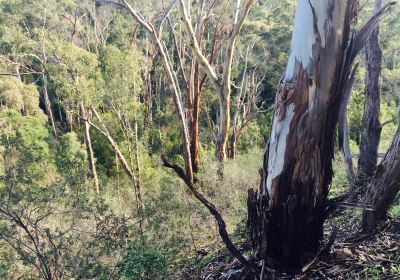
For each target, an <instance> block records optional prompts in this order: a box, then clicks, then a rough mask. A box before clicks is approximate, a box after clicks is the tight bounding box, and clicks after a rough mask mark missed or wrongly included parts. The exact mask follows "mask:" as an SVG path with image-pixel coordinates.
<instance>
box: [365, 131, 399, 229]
mask: <svg viewBox="0 0 400 280" xmlns="http://www.w3.org/2000/svg"><path fill="white" fill-rule="evenodd" d="M399 170H400V126H399V128H398V129H397V132H396V135H395V136H394V139H393V142H392V144H391V146H390V148H389V150H388V152H387V153H386V155H385V157H384V159H383V160H382V162H381V163H380V164H379V166H378V168H377V170H376V174H375V176H374V179H373V180H372V182H371V183H370V184H369V186H368V192H367V196H366V199H365V204H366V205H371V206H372V207H373V208H374V210H373V211H369V210H364V213H363V215H362V221H361V224H362V229H363V231H364V232H372V231H373V230H374V228H375V226H376V225H377V223H378V222H379V221H381V220H383V219H384V218H385V217H386V214H387V212H388V210H389V209H390V207H391V206H392V205H393V202H394V201H395V199H396V196H397V194H398V193H399V191H400V172H399Z"/></svg>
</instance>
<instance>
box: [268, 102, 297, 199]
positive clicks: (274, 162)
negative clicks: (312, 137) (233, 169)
mask: <svg viewBox="0 0 400 280" xmlns="http://www.w3.org/2000/svg"><path fill="white" fill-rule="evenodd" d="M293 112H294V104H290V105H289V107H288V112H287V113H286V114H287V115H286V118H285V119H284V120H282V121H279V120H277V121H274V124H273V126H272V132H271V138H270V144H269V146H270V147H269V157H268V176H267V190H268V193H270V194H271V192H272V180H274V179H275V178H276V177H277V176H279V175H280V174H281V173H282V170H283V165H284V160H285V158H284V155H285V150H286V138H287V136H288V134H289V129H290V124H291V122H292V118H293Z"/></svg>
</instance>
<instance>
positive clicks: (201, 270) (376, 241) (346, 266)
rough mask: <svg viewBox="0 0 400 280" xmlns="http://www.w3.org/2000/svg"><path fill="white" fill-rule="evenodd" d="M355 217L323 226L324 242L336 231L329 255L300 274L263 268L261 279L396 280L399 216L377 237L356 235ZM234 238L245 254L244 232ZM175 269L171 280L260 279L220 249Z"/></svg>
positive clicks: (347, 214) (346, 215)
mask: <svg viewBox="0 0 400 280" xmlns="http://www.w3.org/2000/svg"><path fill="white" fill-rule="evenodd" d="M357 216H359V213H356V211H346V212H343V213H341V214H340V215H338V216H336V217H335V218H333V219H330V220H329V221H328V222H327V223H326V236H327V239H329V236H331V232H332V231H333V228H334V227H337V229H338V231H337V236H336V238H335V242H334V244H333V245H332V247H331V249H330V253H329V254H327V255H326V256H324V257H321V258H319V259H318V260H315V261H314V262H313V263H312V264H310V265H309V266H308V267H305V268H303V270H304V271H303V272H302V273H301V274H300V275H288V274H284V273H279V272H276V271H273V270H271V269H268V270H266V269H264V270H265V271H267V272H266V273H265V274H264V279H296V280H297V279H298V280H300V279H368V280H374V279H377V280H378V279H400V215H396V216H395V217H393V218H391V219H389V220H388V221H387V222H386V223H385V224H383V225H381V227H380V229H379V230H378V233H377V234H375V235H368V236H367V235H360V234H359V233H357V232H358V217H357ZM334 225H335V226H334ZM234 239H236V243H237V244H241V246H239V247H240V248H241V250H242V251H243V252H244V253H245V254H246V255H249V254H250V244H248V242H246V241H245V240H246V234H245V231H244V230H242V231H241V232H237V233H236V234H235V235H234ZM213 250H214V251H213ZM178 270H179V271H176V274H175V273H174V275H175V277H176V278H175V277H174V279H181V280H194V279H196V280H197V279H204V280H217V279H218V280H223V279H224V280H239V279H240V280H242V279H243V280H246V279H248V280H253V279H260V277H259V276H256V277H254V276H249V275H246V273H244V270H243V269H241V268H240V265H239V263H238V262H237V261H236V260H235V259H233V258H232V257H231V256H230V254H229V253H228V252H227V251H226V250H225V249H221V248H220V249H219V250H215V249H212V248H207V249H204V250H201V251H199V252H198V257H197V259H195V260H193V261H192V262H191V263H189V264H187V265H185V267H184V268H181V269H178Z"/></svg>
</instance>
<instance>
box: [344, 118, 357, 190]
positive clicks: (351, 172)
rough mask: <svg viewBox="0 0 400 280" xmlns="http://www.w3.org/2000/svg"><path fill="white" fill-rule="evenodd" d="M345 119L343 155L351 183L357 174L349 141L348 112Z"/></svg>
mask: <svg viewBox="0 0 400 280" xmlns="http://www.w3.org/2000/svg"><path fill="white" fill-rule="evenodd" d="M344 118H345V121H344V124H343V136H344V138H343V157H344V164H345V168H346V174H347V178H348V179H349V181H350V182H351V183H353V182H354V181H355V178H356V175H355V173H354V167H353V156H352V154H351V150H350V143H349V139H350V137H349V124H348V121H347V113H346V114H345V115H344Z"/></svg>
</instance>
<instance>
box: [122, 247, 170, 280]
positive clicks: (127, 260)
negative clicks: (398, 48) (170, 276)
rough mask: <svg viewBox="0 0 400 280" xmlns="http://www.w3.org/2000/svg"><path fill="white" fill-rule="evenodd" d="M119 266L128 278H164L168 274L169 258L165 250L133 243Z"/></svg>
mask: <svg viewBox="0 0 400 280" xmlns="http://www.w3.org/2000/svg"><path fill="white" fill-rule="evenodd" d="M117 267H118V268H119V270H120V272H121V273H122V275H123V276H125V278H126V279H133V280H162V279H166V276H167V268H168V263H167V258H166V256H165V254H164V253H163V252H160V251H158V250H156V249H153V248H149V247H147V246H145V245H141V244H134V243H131V244H129V246H128V249H127V251H126V253H125V255H124V256H123V258H122V260H121V261H120V262H119V263H118V265H117Z"/></svg>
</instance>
